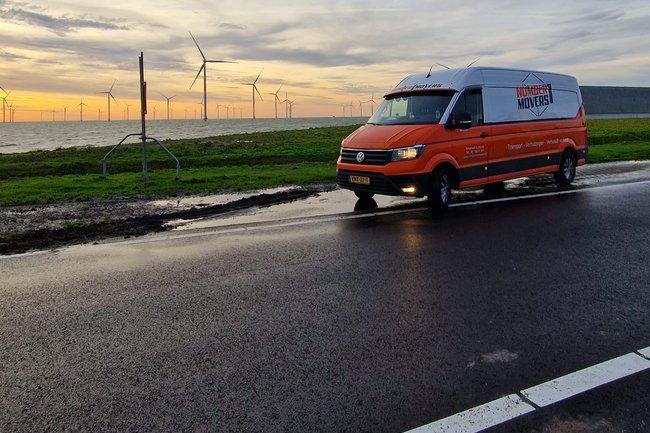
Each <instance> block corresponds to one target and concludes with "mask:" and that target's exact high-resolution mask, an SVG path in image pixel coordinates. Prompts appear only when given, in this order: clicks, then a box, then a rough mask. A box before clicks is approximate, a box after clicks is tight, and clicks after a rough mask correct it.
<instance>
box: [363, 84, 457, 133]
mask: <svg viewBox="0 0 650 433" xmlns="http://www.w3.org/2000/svg"><path fill="white" fill-rule="evenodd" d="M453 95H454V93H453V92H449V91H443V92H417V93H400V94H395V95H389V96H387V97H386V99H384V101H383V102H382V103H381V105H380V106H379V107H378V108H377V110H376V111H375V114H373V115H372V117H370V119H368V123H371V124H374V125H420V124H429V123H439V122H440V118H441V117H442V114H443V113H444V112H445V110H446V109H447V106H448V105H449V102H451V98H452V96H453Z"/></svg>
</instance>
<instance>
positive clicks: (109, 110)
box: [99, 80, 117, 122]
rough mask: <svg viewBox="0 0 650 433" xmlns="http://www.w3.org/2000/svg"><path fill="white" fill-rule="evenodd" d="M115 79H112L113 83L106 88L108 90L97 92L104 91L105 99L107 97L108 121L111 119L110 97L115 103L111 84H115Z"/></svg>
mask: <svg viewBox="0 0 650 433" xmlns="http://www.w3.org/2000/svg"><path fill="white" fill-rule="evenodd" d="M116 81H117V80H113V84H112V85H111V88H110V89H108V92H99V93H102V94H103V93H105V94H106V99H108V121H109V122H110V121H111V98H113V101H115V103H116V104H117V101H116V100H115V97H114V96H113V93H111V92H113V86H115V82H116Z"/></svg>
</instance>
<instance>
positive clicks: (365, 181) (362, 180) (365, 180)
mask: <svg viewBox="0 0 650 433" xmlns="http://www.w3.org/2000/svg"><path fill="white" fill-rule="evenodd" d="M350 183H358V184H360V185H370V178H369V177H368V176H350Z"/></svg>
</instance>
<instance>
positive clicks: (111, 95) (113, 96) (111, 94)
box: [109, 93, 117, 104]
mask: <svg viewBox="0 0 650 433" xmlns="http://www.w3.org/2000/svg"><path fill="white" fill-rule="evenodd" d="M109 95H111V98H113V101H115V103H116V104H117V99H115V96H113V94H112V93H109Z"/></svg>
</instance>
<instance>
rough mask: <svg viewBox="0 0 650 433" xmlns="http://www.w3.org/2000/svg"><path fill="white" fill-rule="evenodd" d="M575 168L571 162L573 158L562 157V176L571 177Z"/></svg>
mask: <svg viewBox="0 0 650 433" xmlns="http://www.w3.org/2000/svg"><path fill="white" fill-rule="evenodd" d="M574 170H575V165H574V164H573V159H571V158H570V157H566V158H564V170H563V171H564V178H565V179H567V180H569V179H571V178H573V171H574Z"/></svg>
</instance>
